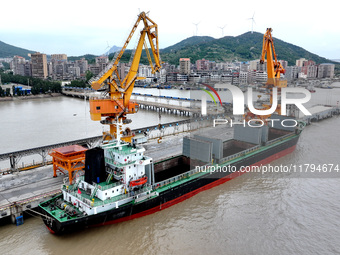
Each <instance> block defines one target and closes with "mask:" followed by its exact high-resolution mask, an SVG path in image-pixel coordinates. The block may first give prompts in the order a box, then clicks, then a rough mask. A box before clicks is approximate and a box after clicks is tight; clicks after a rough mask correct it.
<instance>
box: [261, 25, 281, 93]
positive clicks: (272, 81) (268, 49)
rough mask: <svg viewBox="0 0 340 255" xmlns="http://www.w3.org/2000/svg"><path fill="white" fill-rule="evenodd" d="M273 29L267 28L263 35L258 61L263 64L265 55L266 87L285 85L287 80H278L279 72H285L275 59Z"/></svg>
mask: <svg viewBox="0 0 340 255" xmlns="http://www.w3.org/2000/svg"><path fill="white" fill-rule="evenodd" d="M272 31H273V29H271V28H267V31H266V33H265V34H264V35H263V45H262V53H261V59H260V63H261V64H264V60H265V57H266V55H267V74H268V80H267V84H266V85H267V87H278V88H284V87H287V81H284V80H280V74H281V73H283V74H284V73H285V69H284V68H283V67H282V65H281V63H280V62H279V61H278V60H277V57H276V53H275V47H274V41H273V37H272V33H271V32H272Z"/></svg>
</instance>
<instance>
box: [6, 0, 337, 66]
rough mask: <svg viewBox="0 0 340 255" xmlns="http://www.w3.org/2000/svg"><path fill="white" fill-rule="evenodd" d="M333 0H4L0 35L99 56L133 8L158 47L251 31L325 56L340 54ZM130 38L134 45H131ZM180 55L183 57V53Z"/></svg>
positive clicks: (119, 40) (49, 50) (124, 29)
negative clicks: (153, 29)
mask: <svg viewBox="0 0 340 255" xmlns="http://www.w3.org/2000/svg"><path fill="white" fill-rule="evenodd" d="M339 5H340V4H339V2H338V1H336V0H323V1H318V2H313V1H310V0H286V1H273V0H271V1H267V0H265V1H261V0H256V1H255V0H243V1H242V0H240V1H227V0H224V1H221V0H219V1H218V0H209V1H185V0H181V1H178V0H170V1H160V0H158V1H147V0H144V1H142V0H139V1H136V0H126V1H124V0H118V1H117V0H110V1H109V0H97V1H87V0H83V1H72V0H67V1H66V0H58V1H46V0H45V1H42V0H29V1H27V0H17V1H2V2H1V4H0V8H1V15H0V40H1V41H3V42H5V43H8V44H11V45H14V46H18V47H22V48H25V49H29V50H34V51H40V52H43V53H46V54H53V53H66V54H67V55H68V56H79V55H83V54H86V53H90V54H96V55H100V54H102V53H104V52H105V51H107V47H108V45H109V46H113V45H117V46H122V45H123V43H124V42H125V40H126V37H127V35H128V33H129V32H130V30H131V28H132V25H133V24H134V22H135V21H136V18H137V15H138V13H139V11H145V12H148V11H149V17H150V18H151V19H152V20H154V21H155V22H156V23H157V24H158V30H159V42H160V48H165V47H168V46H171V45H173V44H175V43H177V42H179V41H181V40H184V39H186V38H188V37H191V36H193V35H196V26H195V25H194V24H193V23H199V24H198V27H197V28H198V30H197V35H199V36H212V37H214V38H220V37H222V29H221V28H219V27H224V26H225V27H224V29H223V35H224V36H227V35H228V36H237V35H240V34H243V33H245V32H248V31H251V28H252V21H251V19H249V18H251V17H252V16H253V15H254V13H255V15H254V20H255V23H254V31H257V32H260V33H264V32H265V31H266V28H267V27H272V28H273V36H274V37H276V38H279V39H281V40H283V41H286V42H289V43H292V44H295V45H297V46H301V47H303V48H304V49H306V50H308V51H310V52H312V53H315V54H318V55H320V56H322V57H326V58H329V59H340V25H339V21H340V18H339ZM134 38H135V39H133V40H132V45H135V44H136V43H135V42H136V38H137V37H136V36H135V37H134ZM183 57H185V56H183Z"/></svg>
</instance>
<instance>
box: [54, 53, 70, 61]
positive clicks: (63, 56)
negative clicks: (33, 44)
mask: <svg viewBox="0 0 340 255" xmlns="http://www.w3.org/2000/svg"><path fill="white" fill-rule="evenodd" d="M52 59H55V60H66V61H67V55H66V54H51V60H52Z"/></svg>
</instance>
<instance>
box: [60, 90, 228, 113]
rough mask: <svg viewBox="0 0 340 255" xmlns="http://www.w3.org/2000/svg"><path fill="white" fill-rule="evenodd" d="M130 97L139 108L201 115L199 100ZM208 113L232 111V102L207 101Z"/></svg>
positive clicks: (81, 93) (87, 94)
mask: <svg viewBox="0 0 340 255" xmlns="http://www.w3.org/2000/svg"><path fill="white" fill-rule="evenodd" d="M62 93H63V95H65V96H71V97H78V98H86V99H89V98H91V97H98V96H99V94H98V93H96V92H95V91H94V90H92V89H82V88H68V89H66V88H64V89H63V91H62ZM131 99H132V100H133V101H135V102H136V103H138V104H139V107H140V109H146V110H153V111H158V112H165V113H169V114H176V115H183V116H192V117H197V116H200V115H201V100H198V99H192V98H180V97H171V96H155V95H151V94H140V93H132V96H131ZM207 112H208V114H218V113H222V112H227V113H232V104H230V103H225V104H224V106H223V108H222V107H220V106H219V105H215V103H214V102H213V101H207Z"/></svg>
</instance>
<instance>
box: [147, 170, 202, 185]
mask: <svg viewBox="0 0 340 255" xmlns="http://www.w3.org/2000/svg"><path fill="white" fill-rule="evenodd" d="M205 166H207V165H205ZM203 167H204V166H201V167H199V168H195V169H192V170H190V171H188V172H184V173H182V174H179V175H175V176H173V177H171V178H169V179H166V180H164V181H161V182H157V183H155V184H154V185H153V187H154V188H159V187H162V186H164V185H168V184H170V183H173V182H176V181H179V180H182V179H185V178H189V177H190V176H192V175H194V174H197V173H200V172H202V171H203Z"/></svg>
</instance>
